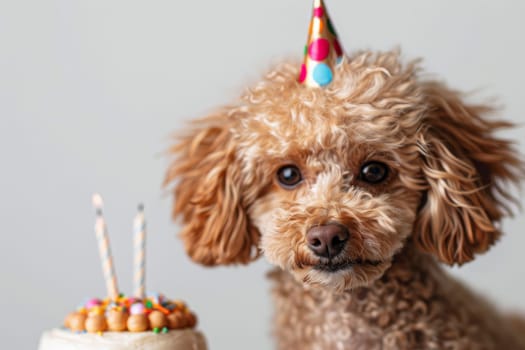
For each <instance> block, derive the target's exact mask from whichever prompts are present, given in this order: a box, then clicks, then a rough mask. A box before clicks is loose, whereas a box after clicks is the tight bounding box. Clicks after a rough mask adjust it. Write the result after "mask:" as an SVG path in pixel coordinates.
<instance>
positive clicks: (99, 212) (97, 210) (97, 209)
mask: <svg viewBox="0 0 525 350" xmlns="http://www.w3.org/2000/svg"><path fill="white" fill-rule="evenodd" d="M95 214H96V215H97V216H102V208H96V209H95Z"/></svg>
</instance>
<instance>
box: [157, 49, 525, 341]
mask: <svg viewBox="0 0 525 350" xmlns="http://www.w3.org/2000/svg"><path fill="white" fill-rule="evenodd" d="M297 67H298V65H297V64H289V63H285V64H282V65H279V66H278V67H276V68H275V69H273V70H272V71H270V72H269V73H268V74H267V75H266V76H265V77H264V79H263V80H262V81H261V82H259V83H258V84H256V85H255V86H254V87H253V88H251V89H249V90H248V91H246V92H245V94H244V95H243V96H242V98H241V100H240V101H239V102H237V103H236V104H234V105H232V106H229V107H226V108H223V109H222V110H221V111H219V112H218V113H216V114H215V115H213V116H210V117H208V118H206V119H205V120H203V121H201V122H200V123H199V124H198V125H197V126H196V127H195V129H194V130H193V131H192V132H191V133H190V134H189V135H188V136H187V137H185V138H183V139H182V140H181V141H180V142H179V143H178V144H177V145H176V146H174V147H173V148H172V150H171V151H172V153H173V154H175V155H176V159H175V160H174V161H173V163H172V165H171V167H170V169H169V170H168V174H167V177H166V184H167V185H168V184H172V183H174V199H175V205H174V209H173V215H174V217H178V216H180V217H181V218H182V221H183V223H184V225H185V226H184V229H183V232H182V238H183V240H184V241H185V245H186V249H187V251H188V253H189V255H190V256H191V257H192V258H193V259H194V260H196V261H198V262H200V263H203V264H206V265H216V264H234V263H248V262H250V261H252V260H253V259H255V258H257V257H258V256H259V255H260V254H263V255H264V256H265V257H266V258H267V259H268V260H269V261H270V262H272V263H274V264H275V265H277V266H279V267H280V268H281V270H282V272H279V273H276V275H275V276H276V277H274V280H275V281H276V282H277V285H276V287H275V293H274V294H275V296H276V302H277V304H278V310H280V311H279V314H278V315H277V316H276V334H277V336H278V344H279V346H280V348H282V349H290V348H293V349H342V348H352V349H354V348H366V349H373V348H384V349H395V348H398V349H411V348H412V349H419V348H421V349H431V348H436V349H444V348H455V349H463V348H465V349H467V348H468V349H473V348H486V349H496V348H516V349H518V348H520V346H521V348H525V345H524V344H523V343H522V344H519V341H520V340H519V338H518V337H517V336H516V332H515V333H512V332H511V331H510V329H512V328H511V327H507V323H508V322H507V321H506V320H504V319H503V317H502V316H500V315H498V313H497V312H496V311H495V310H494V309H493V308H492V307H491V306H489V305H488V304H487V303H486V302H485V301H483V300H482V299H480V298H479V297H477V296H475V295H473V294H472V293H471V292H470V291H468V290H467V289H466V288H465V287H463V286H461V285H460V284H459V283H457V282H455V281H454V280H453V279H452V278H450V277H448V276H447V275H446V273H445V272H444V271H443V270H442V269H441V268H440V267H439V266H438V264H437V262H436V260H440V261H442V262H445V263H447V264H462V263H465V262H468V261H470V260H472V259H473V258H474V257H475V255H476V254H479V253H482V252H485V251H486V250H487V249H488V248H489V247H490V246H491V245H492V244H493V243H494V242H495V241H496V240H497V239H498V238H499V236H500V234H501V233H500V231H499V228H498V223H499V222H500V220H501V218H502V217H503V215H504V214H510V211H509V209H508V206H507V205H506V203H508V202H509V201H512V196H511V194H510V193H509V192H508V190H507V183H509V182H511V183H512V182H518V180H519V179H520V177H521V176H522V175H523V173H524V170H523V164H522V163H521V162H520V160H519V158H518V157H517V155H516V154H515V152H514V150H513V148H512V145H511V144H510V143H509V142H508V141H505V140H501V139H498V138H497V137H495V136H494V132H495V131H496V130H498V129H500V128H503V127H508V126H510V125H509V124H508V123H505V122H501V121H492V120H489V119H487V118H486V117H485V115H486V114H487V113H488V112H491V108H489V107H488V106H483V105H479V106H477V105H468V104H466V103H465V102H464V101H463V99H462V98H463V97H462V95H461V94H460V93H458V92H456V91H453V90H450V89H448V88H447V87H446V86H445V85H444V84H442V83H440V82H436V81H431V80H428V79H424V78H422V77H421V76H420V73H419V69H418V65H417V62H412V63H409V64H407V65H403V64H401V63H400V60H399V55H398V53H396V52H387V53H380V54H372V53H368V52H364V53H359V54H356V55H354V56H352V57H349V58H348V59H347V60H345V61H344V62H343V64H342V65H341V67H340V68H338V69H339V70H338V73H337V75H336V78H335V80H334V82H333V83H332V84H330V85H329V86H328V87H326V88H324V89H309V88H306V87H304V86H303V85H300V84H298V83H297V80H296V77H297V73H298V69H297ZM369 161H378V162H381V163H384V164H385V165H386V166H388V168H389V172H388V177H387V178H386V179H385V180H384V181H382V182H381V183H380V184H375V185H372V184H370V183H367V182H366V181H363V179H362V178H361V176H360V169H361V167H362V166H363V164H365V163H367V162H369ZM284 165H294V166H296V167H297V168H299V169H300V171H301V173H302V178H303V180H302V182H300V183H299V184H298V185H297V186H295V187H294V188H293V189H290V188H286V187H283V186H282V185H280V184H279V182H278V180H277V176H276V173H277V172H278V170H279V169H280V168H281V167H282V166H284ZM333 222H337V223H338V225H341V226H344V227H345V228H347V229H348V231H349V232H350V236H349V239H348V242H347V244H346V245H345V246H344V248H343V250H342V252H341V253H340V254H338V255H337V256H335V257H328V258H326V257H320V256H318V255H316V254H314V252H313V251H312V249H311V247H309V246H308V242H307V239H306V235H307V232H308V231H309V229H310V228H312V227H316V226H319V225H324V224H327V223H333ZM435 258H436V259H435ZM319 266H331V267H333V266H336V267H337V268H332V269H331V270H325V269H320V268H319ZM398 274H400V276H402V277H399V276H398ZM282 310H286V311H285V312H283V311H282ZM509 324H510V323H509Z"/></svg>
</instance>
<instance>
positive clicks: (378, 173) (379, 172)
mask: <svg viewBox="0 0 525 350" xmlns="http://www.w3.org/2000/svg"><path fill="white" fill-rule="evenodd" d="M387 176H388V167H387V166H386V165H385V164H383V163H381V162H375V161H372V162H368V163H366V164H365V165H363V166H362V167H361V173H360V174H359V178H360V179H361V180H362V181H365V182H368V183H370V184H378V183H380V182H382V181H384V180H385V179H386V177H387Z"/></svg>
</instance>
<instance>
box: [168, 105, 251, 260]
mask: <svg viewBox="0 0 525 350" xmlns="http://www.w3.org/2000/svg"><path fill="white" fill-rule="evenodd" d="M199 123H200V124H199V125H197V127H196V129H195V130H194V131H192V132H191V133H190V135H188V136H186V137H184V138H182V139H181V140H180V141H179V142H178V143H177V144H176V145H175V146H173V147H172V148H171V149H170V153H171V154H173V155H174V156H175V159H174V160H173V162H172V164H171V165H170V167H169V169H168V172H167V174H166V179H165V185H169V184H173V185H174V187H173V194H174V206H173V217H174V218H175V217H179V216H180V217H181V218H182V221H183V224H184V226H183V229H182V232H181V237H182V239H183V241H184V244H185V247H186V251H187V252H188V254H189V255H190V256H191V258H192V259H193V260H195V261H196V262H199V263H201V264H204V265H218V264H225V265H226V264H235V263H242V264H246V263H248V262H250V261H252V260H254V259H255V258H256V257H257V256H258V251H257V243H258V240H259V232H258V231H257V230H256V229H255V228H254V227H253V226H252V225H251V224H250V221H249V219H248V217H247V214H246V209H247V207H248V205H249V203H248V201H249V199H248V198H247V197H248V196H245V194H244V192H245V191H244V190H243V187H244V186H243V175H242V173H241V164H240V160H239V159H238V157H237V154H236V144H235V141H234V139H233V136H232V133H231V132H230V128H231V124H232V122H231V119H230V117H228V116H227V115H226V112H224V113H219V114H217V115H215V116H212V117H209V118H207V119H205V120H202V121H200V122H199Z"/></svg>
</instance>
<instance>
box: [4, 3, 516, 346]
mask: <svg viewBox="0 0 525 350" xmlns="http://www.w3.org/2000/svg"><path fill="white" fill-rule="evenodd" d="M327 3H328V6H329V9H330V12H331V14H332V17H333V20H334V22H335V24H336V27H337V28H338V30H339V34H340V36H341V39H342V42H343V43H344V46H345V48H346V50H348V51H353V50H356V49H362V48H372V49H382V50H386V49H390V48H393V47H395V46H396V45H400V46H401V47H402V48H403V52H404V55H405V56H406V57H407V58H414V57H419V56H421V57H424V58H425V61H424V67H425V68H426V70H427V71H429V72H433V73H436V75H437V76H439V77H442V78H444V79H445V80H446V81H447V82H449V84H450V85H452V86H454V87H457V88H460V89H463V90H468V91H472V90H475V89H478V88H481V92H480V93H479V94H478V96H480V97H483V96H485V97H486V96H497V97H499V101H500V102H501V103H502V104H503V105H504V106H505V107H506V108H505V110H504V115H505V116H507V118H509V119H510V120H512V121H514V122H517V123H523V122H524V121H525V118H524V115H525V99H524V98H523V83H524V78H525V69H524V68H523V67H524V66H523V64H524V62H525V49H524V39H523V34H524V33H525V24H524V21H523V16H524V13H525V2H523V1H519V0H516V1H510V0H508V1H480V0H469V1H466V0H464V1H453V0H447V1H443V0H441V1H432V2H431V1H420V0H411V1H408V0H399V1H386V0H385V1H349V0H347V1H341V0H340V1H335V0H331V1H330V0H328V1H327ZM310 10H311V1H308V0H293V1H292V0H286V1H283V0H265V1H262V0H260V1H246V0H222V1H211V0H209V1H195V0H192V1H142V2H135V1H129V0H126V1H124V0H122V1H107V0H89V1H72V0H64V1H58V0H48V1H23V0H16V1H7V0H2V1H0V118H1V119H0V120H1V126H0V161H1V173H0V174H1V175H0V225H1V226H0V228H1V232H2V233H1V234H0V240H1V241H0V277H1V279H0V281H1V289H0V309H1V310H2V317H1V318H0V336H1V341H2V345H1V346H0V347H2V348H5V349H34V348H35V347H36V344H37V339H38V336H39V334H40V332H41V331H42V330H43V329H46V328H51V327H53V326H56V325H58V324H60V322H61V321H62V317H63V316H64V315H65V314H66V313H67V312H68V311H70V310H71V309H72V308H74V307H75V306H76V305H77V304H78V303H79V302H80V301H81V300H82V299H83V298H84V297H88V296H95V295H99V296H101V295H103V294H104V285H103V279H102V273H101V268H100V264H99V261H98V252H97V247H96V242H95V237H94V234H93V232H92V227H93V210H92V208H91V204H90V198H91V194H92V193H93V192H94V191H100V192H101V193H102V194H103V196H104V198H105V201H106V215H107V220H108V224H109V230H110V235H111V237H110V239H111V243H112V247H113V252H114V255H115V259H116V261H115V263H116V268H117V272H118V276H119V281H120V285H121V287H122V289H124V290H125V291H130V288H131V274H132V272H131V267H132V263H131V262H132V247H131V237H132V234H131V221H132V218H133V216H134V214H135V208H136V204H137V203H138V201H144V203H145V205H146V214H147V219H148V225H149V236H148V249H149V254H148V262H147V265H148V266H147V272H148V275H147V280H148V285H149V288H150V289H153V290H161V291H163V292H165V293H166V294H167V295H169V296H173V297H178V298H183V299H186V300H187V301H189V304H190V306H191V307H193V308H194V309H196V310H197V311H198V314H199V315H200V318H201V324H200V325H201V328H202V329H203V330H204V331H205V332H206V334H207V336H208V339H209V342H210V344H211V346H212V348H214V349H268V348H270V347H271V345H272V343H271V338H270V322H271V303H270V300H269V295H268V288H269V286H268V283H267V281H266V279H265V277H264V275H265V272H266V271H267V270H268V269H269V266H268V265H267V264H266V263H265V262H263V261H259V262H257V263H255V264H252V265H251V266H249V267H238V268H217V269H213V270H212V269H205V268H202V267H200V266H196V265H194V264H192V263H191V262H190V261H189V260H188V258H187V257H186V256H185V255H184V253H183V250H182V245H181V242H180V241H179V240H178V239H176V238H175V237H176V233H177V232H178V231H179V229H178V227H177V226H176V225H174V224H173V223H172V222H171V221H170V218H169V217H170V215H169V212H170V201H169V200H168V198H167V196H166V195H165V193H163V191H162V190H161V182H162V178H163V174H164V171H165V168H166V164H167V160H166V157H165V156H164V155H163V153H162V152H163V150H165V149H166V147H167V146H168V145H169V143H170V142H169V140H170V133H171V132H173V131H176V130H183V129H184V128H185V127H186V121H187V120H190V119H192V118H196V117H200V116H204V115H205V114H207V113H209V112H210V111H211V110H213V108H215V107H216V106H218V105H221V104H225V103H228V102H230V101H232V100H233V99H234V98H236V96H238V94H239V92H240V91H241V89H242V88H243V87H244V86H246V85H247V84H249V83H251V82H254V81H256V80H257V79H258V77H259V76H260V74H261V71H262V70H264V69H266V68H267V67H269V66H270V64H271V63H272V62H276V61H278V60H279V59H282V58H283V57H300V55H301V53H302V48H303V45H304V42H305V38H306V31H307V26H308V20H309V14H310ZM524 135H525V133H524V129H523V128H522V129H516V130H513V131H508V132H505V133H504V136H506V137H508V138H513V139H516V140H519V141H520V142H521V144H520V145H519V148H520V149H521V151H522V152H523V153H525V143H523V136H524ZM524 225H525V219H524V215H523V214H519V215H517V217H516V218H514V219H512V220H507V221H505V222H504V230H505V232H506V235H505V237H504V238H503V239H502V241H501V242H500V243H499V244H498V245H496V247H495V248H493V249H492V250H491V251H490V253H489V254H486V255H484V256H482V257H481V258H479V259H477V261H475V262H474V263H473V264H470V265H467V266H464V267H463V268H461V269H458V270H457V271H456V270H454V272H453V273H455V274H458V275H460V276H461V278H463V279H465V280H467V281H468V282H469V283H470V284H471V285H473V286H474V287H476V288H477V289H478V290H479V291H480V292H482V293H483V294H486V295H488V296H490V297H491V298H493V299H494V300H495V302H496V303H497V304H498V305H500V306H501V307H503V308H505V309H509V310H516V309H520V310H522V311H523V312H525V298H523V295H525V279H524V275H523V270H524V269H523V266H524V261H525V260H524V259H525V258H524V257H523V254H522V251H523V247H524V246H525V236H524V235H523V232H522V229H521V228H522V227H523V226H524Z"/></svg>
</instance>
